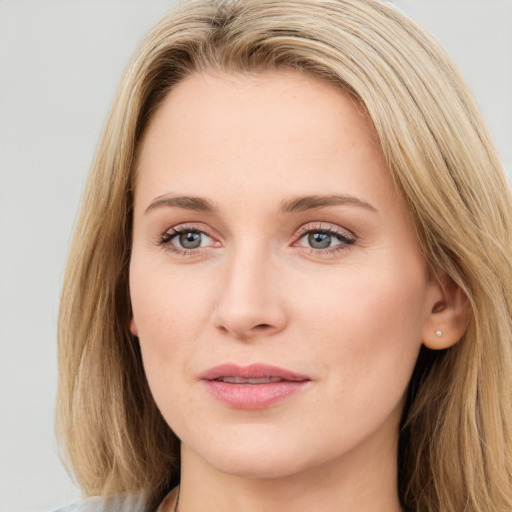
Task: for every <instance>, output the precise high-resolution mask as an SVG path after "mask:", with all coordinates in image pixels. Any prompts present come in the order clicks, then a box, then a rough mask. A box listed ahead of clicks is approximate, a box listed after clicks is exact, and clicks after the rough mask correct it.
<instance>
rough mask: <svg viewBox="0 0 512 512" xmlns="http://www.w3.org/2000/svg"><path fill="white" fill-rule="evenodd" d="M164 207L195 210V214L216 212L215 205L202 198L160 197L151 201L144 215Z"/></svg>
mask: <svg viewBox="0 0 512 512" xmlns="http://www.w3.org/2000/svg"><path fill="white" fill-rule="evenodd" d="M162 206H167V207H169V208H173V207H174V208H184V209H185V210H193V211H195V212H206V213H214V212H215V211H216V208H215V206H214V205H213V203H212V202H211V201H208V199H203V198H202V197H190V196H177V197H169V196H158V197H155V199H153V201H151V203H150V205H149V206H148V207H147V208H146V210H145V212H144V214H147V213H149V212H150V211H152V210H154V209H156V208H161V207H162Z"/></svg>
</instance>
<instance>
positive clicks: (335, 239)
mask: <svg viewBox="0 0 512 512" xmlns="http://www.w3.org/2000/svg"><path fill="white" fill-rule="evenodd" d="M353 243H355V240H354V239H353V238H351V237H349V236H348V235H345V234H344V233H337V232H335V231H332V230H327V229H317V230H309V231H307V232H306V233H305V234H304V235H302V236H301V238H300V240H299V245H300V246H302V247H309V248H310V249H315V250H325V249H329V248H335V247H336V248H340V249H341V248H343V247H345V246H347V245H352V244H353Z"/></svg>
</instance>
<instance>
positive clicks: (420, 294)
mask: <svg viewBox="0 0 512 512" xmlns="http://www.w3.org/2000/svg"><path fill="white" fill-rule="evenodd" d="M423 275H424V272H423V266H420V265H418V266H411V265H409V267H403V266H398V265H396V266H392V265H391V266H388V268H386V269H385V270H384V269H383V268H382V265H381V266H377V265H375V266H374V267H373V270H372V267H371V266H365V268H364V269H363V268H361V269H358V268H351V269H349V270H348V271H347V272H340V273H339V275H335V273H333V275H331V276H329V279H325V280H323V281H322V280H321V281H320V282H318V284H320V283H321V282H323V283H324V286H323V287H322V286H317V287H315V288H312V287H311V283H309V282H308V281H305V282H304V283H303V284H302V286H300V289H298V290H297V297H301V298H302V299H301V300H300V303H299V301H298V300H297V302H296V303H295V308H296V310H297V311H299V312H300V313H299V314H297V315H296V316H297V318H298V325H297V332H298V333H300V334H299V335H300V337H301V339H305V338H306V339H314V340H316V347H315V351H313V356H314V357H317V358H318V364H319V365H322V366H326V367H329V368H331V370H333V371H332V372H331V374H332V375H336V379H337V381H336V385H338V386H341V389H347V384H349V385H350V387H351V388H352V389H353V386H354V385H357V386H358V387H359V389H360V392H361V393H363V392H365V391H364V390H365V389H366V390H367V392H368V393H372V392H373V391H372V387H375V386H377V387H381V388H382V387H384V388H386V387H388V386H389V389H392V388H394V389H395V391H394V393H395V394H396V393H397V391H400V389H399V388H404V387H406V386H407V383H408V381H409V379H410V375H411V373H412V369H413V368H414V364H415V362H416V358H417V355H418V352H419V349H420V346H421V336H422V328H423V323H424V320H425V312H426V290H427V283H426V280H425V279H424V278H423ZM336 368H339V369H340V370H336Z"/></svg>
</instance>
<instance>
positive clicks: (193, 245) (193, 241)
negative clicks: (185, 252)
mask: <svg viewBox="0 0 512 512" xmlns="http://www.w3.org/2000/svg"><path fill="white" fill-rule="evenodd" d="M180 244H181V246H182V247H184V248H185V249H197V248H198V247H200V246H201V234H200V233H193V232H189V233H182V234H181V235H180Z"/></svg>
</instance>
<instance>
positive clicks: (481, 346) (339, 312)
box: [58, 0, 512, 512]
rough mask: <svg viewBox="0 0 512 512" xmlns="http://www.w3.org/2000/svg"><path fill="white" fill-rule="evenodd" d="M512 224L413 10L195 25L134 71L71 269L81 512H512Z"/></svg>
mask: <svg viewBox="0 0 512 512" xmlns="http://www.w3.org/2000/svg"><path fill="white" fill-rule="evenodd" d="M511 205H512V201H511V197H510V194H509V192H508V189H507V184H506V179H505V176H504V172H503V169H502V167H501V164H500V161H499V158H498V156H497V152H496V150H495V148H494V145H493V143H492V141H491V138H490V136H489V134H488V130H487V128H486V126H485V122H484V121H483V119H482V117H481V115H480V113H479V111H478V109H477V107H476V106H475V101H474V99H473V97H472V95H471V93H470V92H469V90H468V88H467V86H466V85H465V83H464V81H463V80H462V79H461V77H460V75H459V72H458V71H457V70H456V69H455V67H454V65H453V64H452V63H451V61H450V59H449V58H448V57H447V56H446V54H445V53H444V51H443V50H442V49H441V48H439V46H438V45H437V43H435V42H434V41H433V40H432V39H431V38H430V37H429V36H428V35H427V34H426V33H425V32H424V30H423V29H421V28H420V27H419V26H417V25H416V24H415V23H414V22H412V21H411V20H409V19H408V18H406V17H405V16H404V15H403V14H401V13H400V12H398V11H397V10H396V9H394V8H393V7H391V6H389V5H387V4H385V3H383V2H381V1H378V0H297V1H295V0H294V1H290V2H281V1H280V0H264V1H261V0H239V1H236V2H235V1H233V2H220V3H217V2H211V1H205V0H200V1H192V2H190V1H189V2H185V3H183V4H181V5H180V7H179V8H178V9H176V10H175V11H174V12H172V13H170V14H169V15H168V16H166V17H165V18H164V19H163V20H162V21H161V22H160V23H159V24H158V25H157V26H156V27H155V28H154V29H153V30H152V31H151V33H150V34H149V35H148V36H147V38H146V39H145V40H144V42H143V43H142V45H141V47H140V48H139V50H138V51H137V52H136V54H135V55H134V57H133V59H132V61H131V63H130V65H129V66H128V69H127V71H126V74H125V76H124V78H123V81H122V83H121V86H120V89H119V92H118V95H117V97H116V99H115V102H114V106H113V108H112V112H111V114H110V117H109V119H108V121H107V124H106V127H105V131H104V134H103V136H102V138H101V141H100V144H99V147H98V151H97V154H96V158H95V160H94V163H93V166H92V170H91V175H90V178H89V181H88V184H87V189H86V193H85V197H84V202H83V206H82V211H81V215H80V218H79V221H78V225H77V228H76V234H75V237H74V241H73V245H72V248H71V254H70V258H69V265H68V269H67V275H66V281H65V285H64V291H63V296H62V309H61V318H60V371H61V380H60V391H59V413H58V423H59V428H60V435H61V438H62V440H63V443H64V447H65V457H66V458H67V460H68V461H69V462H70V464H71V467H72V468H73V471H74V473H75V475H76V477H77V480H78V482H79V483H80V485H81V487H82V488H83V490H84V493H85V495H86V496H95V495H96V496H99V497H100V498H98V499H95V500H93V501H89V502H86V503H85V504H84V505H83V506H84V507H85V508H84V510H99V509H105V510H117V509H120V510H129V509H133V510H141V509H146V510H156V509H157V508H158V510H159V511H171V510H177V511H179V512H186V511H191V510H194V511H195V510H209V511H216V510H222V511H230V510H244V511H251V510H280V511H282V510H294V511H302V510H304V511H306V510H308V511H309V510H322V511H331V510H336V511H345V510H346V511H349V510H350V511H365V510H372V511H381V510H382V511H395V510H396V511H399V510H407V511H458V510H466V511H474V512H477V511H478V512H484V511H485V512H489V511H505V510H510V509H511V507H512V493H511V484H512V457H511V453H510V452H511V447H512V442H511V434H512V424H511V421H512V411H511V400H510V398H511V397H510V390H511V375H512V372H511V370H512V360H511V340H512V332H511V330H512V329H511V328H512V251H511V249H512V240H511V227H512V214H511ZM138 499H139V500H142V501H139V502H138V503H135V502H134V500H138Z"/></svg>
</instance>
